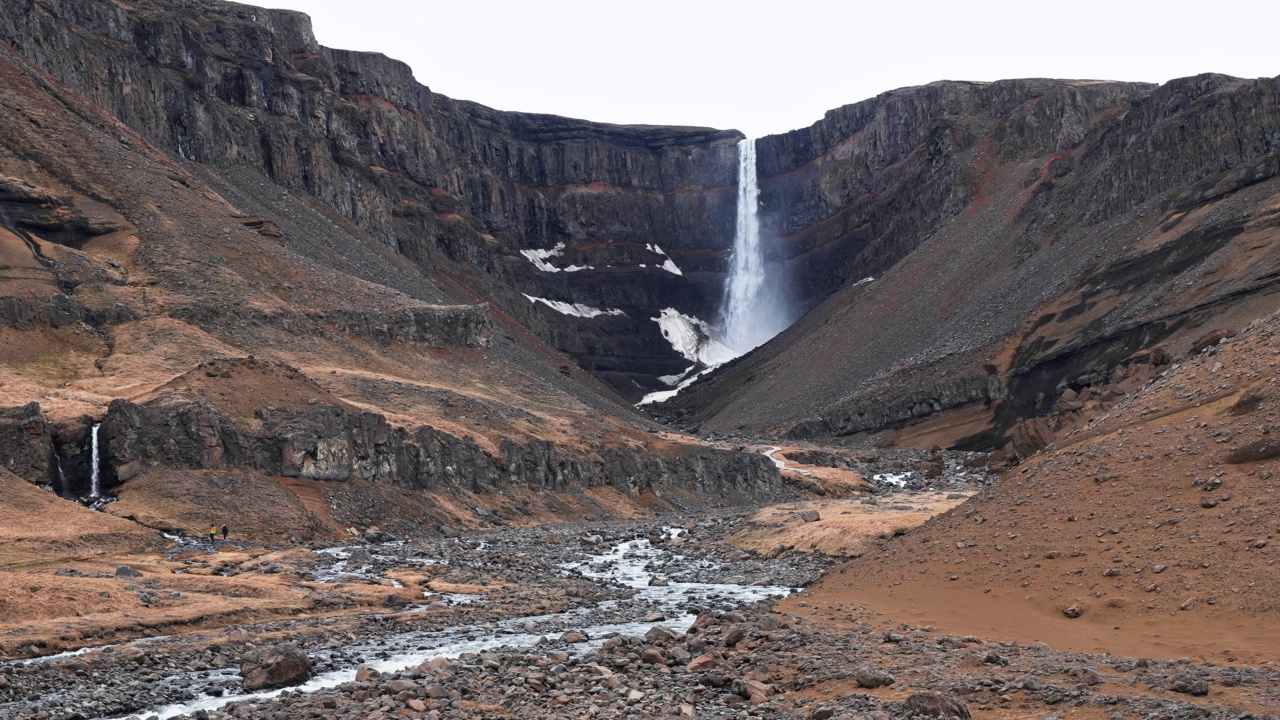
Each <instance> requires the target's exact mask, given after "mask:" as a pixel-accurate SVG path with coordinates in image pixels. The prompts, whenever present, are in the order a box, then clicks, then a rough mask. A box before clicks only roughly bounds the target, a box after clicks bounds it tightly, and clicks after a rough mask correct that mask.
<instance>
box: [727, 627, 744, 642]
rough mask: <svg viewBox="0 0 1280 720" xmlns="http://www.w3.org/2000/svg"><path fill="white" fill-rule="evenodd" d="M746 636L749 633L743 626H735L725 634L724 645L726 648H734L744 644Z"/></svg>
mask: <svg viewBox="0 0 1280 720" xmlns="http://www.w3.org/2000/svg"><path fill="white" fill-rule="evenodd" d="M746 636H747V631H746V630H745V629H744V628H743V627H742V626H741V625H734V626H732V627H730V628H729V631H728V632H726V633H725V634H724V645H725V647H733V646H734V645H737V644H738V643H740V642H742V640H743V638H745V637H746Z"/></svg>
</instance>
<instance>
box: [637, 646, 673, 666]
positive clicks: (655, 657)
mask: <svg viewBox="0 0 1280 720" xmlns="http://www.w3.org/2000/svg"><path fill="white" fill-rule="evenodd" d="M640 661H641V662H645V663H648V664H650V665H666V664H667V659H666V658H665V657H663V655H662V651H661V650H659V649H658V648H652V647H651V648H645V649H644V651H642V652H641V653H640Z"/></svg>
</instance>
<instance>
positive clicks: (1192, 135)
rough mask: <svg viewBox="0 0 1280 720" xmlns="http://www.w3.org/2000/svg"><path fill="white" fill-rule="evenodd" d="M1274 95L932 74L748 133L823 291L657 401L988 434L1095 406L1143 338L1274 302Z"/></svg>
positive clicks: (680, 407)
mask: <svg viewBox="0 0 1280 720" xmlns="http://www.w3.org/2000/svg"><path fill="white" fill-rule="evenodd" d="M1278 92H1280V82H1278V81H1277V80H1268V79H1262V80H1256V81H1245V80H1238V79H1233V78H1227V77H1223V76H1217V75H1206V76H1200V77H1195V78H1186V79H1182V80H1175V81H1172V82H1170V83H1167V84H1165V85H1163V86H1160V87H1152V86H1143V85H1129V84H1117V83H1071V82H1054V81H1014V82H1000V83H991V84H982V85H975V84H964V85H958V84H955V83H940V84H935V85H930V86H926V87H924V88H915V89H910V90H903V91H897V92H894V93H889V94H887V95H885V96H882V97H880V98H877V99H876V100H873V101H869V102H867V103H861V104H859V105H854V106H850V107H848V108H844V109H841V110H838V111H834V112H833V113H829V114H828V116H827V117H826V118H825V119H824V120H823V121H822V122H820V123H818V124H816V125H814V126H813V127H812V128H808V129H806V130H803V131H797V132H795V133H790V134H787V135H784V136H779V137H776V138H767V139H765V140H762V141H761V142H760V152H761V157H762V160H761V172H762V176H763V179H762V196H763V198H764V200H763V202H764V203H765V204H766V207H767V208H768V210H767V212H769V213H771V215H767V217H769V218H770V222H771V224H772V225H773V227H774V228H775V230H776V233H775V235H776V236H777V237H780V238H781V239H780V240H778V241H777V244H776V247H775V253H776V254H779V255H785V254H786V253H788V252H791V251H792V249H793V248H794V249H795V251H796V252H795V254H794V255H793V256H792V257H793V259H792V260H791V261H790V262H791V263H792V264H793V265H795V267H796V270H795V271H794V272H793V276H797V277H801V278H805V280H804V282H805V283H810V282H811V283H812V286H809V285H802V289H803V290H804V293H805V294H806V295H808V296H809V297H810V299H811V301H813V302H816V301H818V300H820V299H821V298H822V297H823V293H824V292H825V290H824V289H823V288H826V287H830V286H832V285H834V286H837V287H838V288H839V289H837V290H836V291H835V294H833V295H831V296H829V297H827V299H826V300H825V301H823V302H822V303H821V304H819V305H818V306H817V307H816V309H815V310H814V311H813V312H811V313H810V314H809V315H808V316H807V317H806V318H804V319H803V320H801V321H800V322H799V323H798V324H797V325H796V326H794V327H793V328H791V329H790V330H788V331H787V332H786V333H784V335H783V336H781V337H780V338H779V339H778V340H776V341H775V342H774V343H772V344H771V345H769V346H766V347H765V348H764V349H763V350H762V351H760V352H758V353H755V354H753V355H752V356H749V357H747V358H744V359H743V360H741V361H739V362H737V363H735V364H734V365H733V366H732V367H730V368H728V369H727V370H726V371H725V372H723V373H721V374H720V377H714V378H712V379H711V380H710V381H709V382H706V383H700V386H695V387H694V388H691V390H690V391H688V392H687V393H686V394H685V395H683V396H682V397H681V398H680V399H679V400H678V401H677V403H676V407H673V408H670V409H669V410H668V412H669V413H671V417H678V416H683V417H684V418H686V419H689V420H692V421H695V422H701V423H703V427H707V428H715V429H716V430H721V431H729V430H739V429H744V428H751V429H755V430H765V431H771V432H782V433H788V434H790V435H792V436H795V437H802V438H812V437H828V438H830V437H844V436H849V435H856V434H862V433H876V432H880V431H886V430H887V431H889V432H888V434H887V435H885V436H883V437H882V438H881V440H882V441H894V440H895V439H896V438H900V439H902V440H903V441H905V442H912V443H923V444H926V445H932V444H944V445H953V446H958V447H964V448H971V449H992V448H999V447H1002V446H1003V445H1005V444H1006V443H1009V442H1011V441H1015V440H1017V438H1018V437H1020V436H1019V434H1018V432H1017V428H1018V426H1019V423H1020V422H1021V421H1023V420H1024V419H1026V418H1032V417H1037V416H1041V415H1045V414H1046V413H1050V412H1057V410H1056V409H1057V408H1063V407H1064V406H1067V405H1072V404H1074V403H1076V402H1077V401H1076V400H1074V399H1068V400H1063V398H1065V397H1066V396H1067V395H1071V396H1072V398H1074V397H1075V396H1076V395H1077V394H1081V393H1084V394H1086V395H1087V396H1088V397H1090V398H1092V399H1091V400H1090V401H1089V403H1088V408H1086V410H1089V408H1092V410H1089V411H1090V412H1099V411H1101V410H1100V408H1105V407H1106V406H1108V404H1109V403H1110V402H1111V401H1112V400H1113V399H1114V398H1115V397H1116V396H1117V394H1119V395H1123V394H1124V393H1125V392H1131V391H1132V390H1133V389H1135V388H1134V386H1133V378H1141V379H1142V380H1146V379H1150V378H1151V377H1153V376H1154V374H1155V372H1159V363H1154V362H1152V361H1150V360H1149V358H1148V359H1147V360H1141V361H1139V360H1138V359H1137V358H1141V357H1146V356H1144V355H1143V353H1144V352H1147V351H1151V350H1153V349H1154V350H1155V351H1157V352H1158V353H1163V354H1164V355H1167V356H1171V357H1174V358H1176V357H1178V356H1181V355H1183V354H1185V353H1186V352H1188V351H1189V350H1190V351H1194V350H1198V349H1199V346H1198V345H1197V340H1198V339H1199V338H1200V337H1202V336H1204V335H1206V334H1207V333H1209V332H1210V331H1214V330H1236V329H1239V328H1241V327H1243V326H1244V325H1246V324H1247V323H1248V322H1249V321H1251V320H1252V319H1254V318H1257V317H1259V316H1260V315H1262V314H1265V313H1268V312H1270V311H1271V310H1272V309H1273V308H1274V293H1275V292H1276V290H1277V289H1278V288H1277V286H1276V280H1275V278H1276V277H1277V272H1280V243H1278V242H1277V241H1278V240H1280V233H1278V231H1277V225H1278V224H1277V222H1276V218H1275V213H1274V209H1273V208H1274V207H1275V205H1276V202H1277V198H1280V194H1278V192H1280V183H1278V182H1277V178H1276V176H1277V172H1278V171H1280V155H1278V153H1280V105H1278V102H1277V100H1278ZM806 264H810V265H806ZM886 269H887V270H886ZM867 276H871V277H873V280H872V281H869V282H866V283H864V284H859V283H858V281H859V280H860V279H861V278H863V277H867ZM813 278H825V279H819V280H814V279H813ZM841 286H842V287H841ZM1151 368H1155V370H1151ZM1078 411H1079V408H1076V409H1071V408H1068V409H1067V413H1066V414H1067V415H1070V416H1072V417H1075V418H1076V420H1075V421H1081V420H1083V419H1084V417H1085V416H1079V415H1078ZM1064 417H1065V416H1064ZM1055 422H1056V421H1055ZM1064 422H1066V421H1064ZM1068 427H1070V422H1067V424H1066V425H1065V426H1059V427H1058V429H1061V430H1065V429H1067V428H1068ZM1024 429H1025V427H1024ZM1022 435H1023V436H1025V435H1027V433H1022ZM1031 435H1035V436H1036V437H1037V438H1038V439H1039V441H1040V444H1043V442H1044V441H1046V440H1045V438H1044V435H1045V433H1043V432H1036V433H1031ZM1049 436H1050V439H1051V437H1052V432H1050V433H1049ZM1023 439H1024V440H1025V439H1026V437H1023ZM1014 444H1017V443H1016V442H1015V443H1014ZM1024 444H1026V443H1024ZM1032 444H1034V443H1032ZM1007 449H1008V450H1009V451H1010V453H1011V454H1019V455H1020V454H1022V453H1021V452H1019V451H1017V450H1016V449H1015V448H1012V447H1010V448H1007Z"/></svg>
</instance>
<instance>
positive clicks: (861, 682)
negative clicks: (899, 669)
mask: <svg viewBox="0 0 1280 720" xmlns="http://www.w3.org/2000/svg"><path fill="white" fill-rule="evenodd" d="M853 679H854V680H855V681H857V683H858V686H859V687H864V688H878V687H888V686H889V685H892V684H894V683H895V682H897V678H895V677H894V676H892V675H890V674H889V673H887V672H885V671H883V670H880V669H878V668H869V667H861V668H858V669H857V670H855V671H854V673H853Z"/></svg>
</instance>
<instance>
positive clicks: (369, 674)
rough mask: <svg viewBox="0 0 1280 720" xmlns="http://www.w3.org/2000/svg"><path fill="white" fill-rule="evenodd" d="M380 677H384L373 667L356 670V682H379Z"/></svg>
mask: <svg viewBox="0 0 1280 720" xmlns="http://www.w3.org/2000/svg"><path fill="white" fill-rule="evenodd" d="M380 677H382V673H380V672H378V671H377V670H374V669H373V668H371V667H362V668H357V669H356V682H368V681H369V680H377V679H378V678H380Z"/></svg>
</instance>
